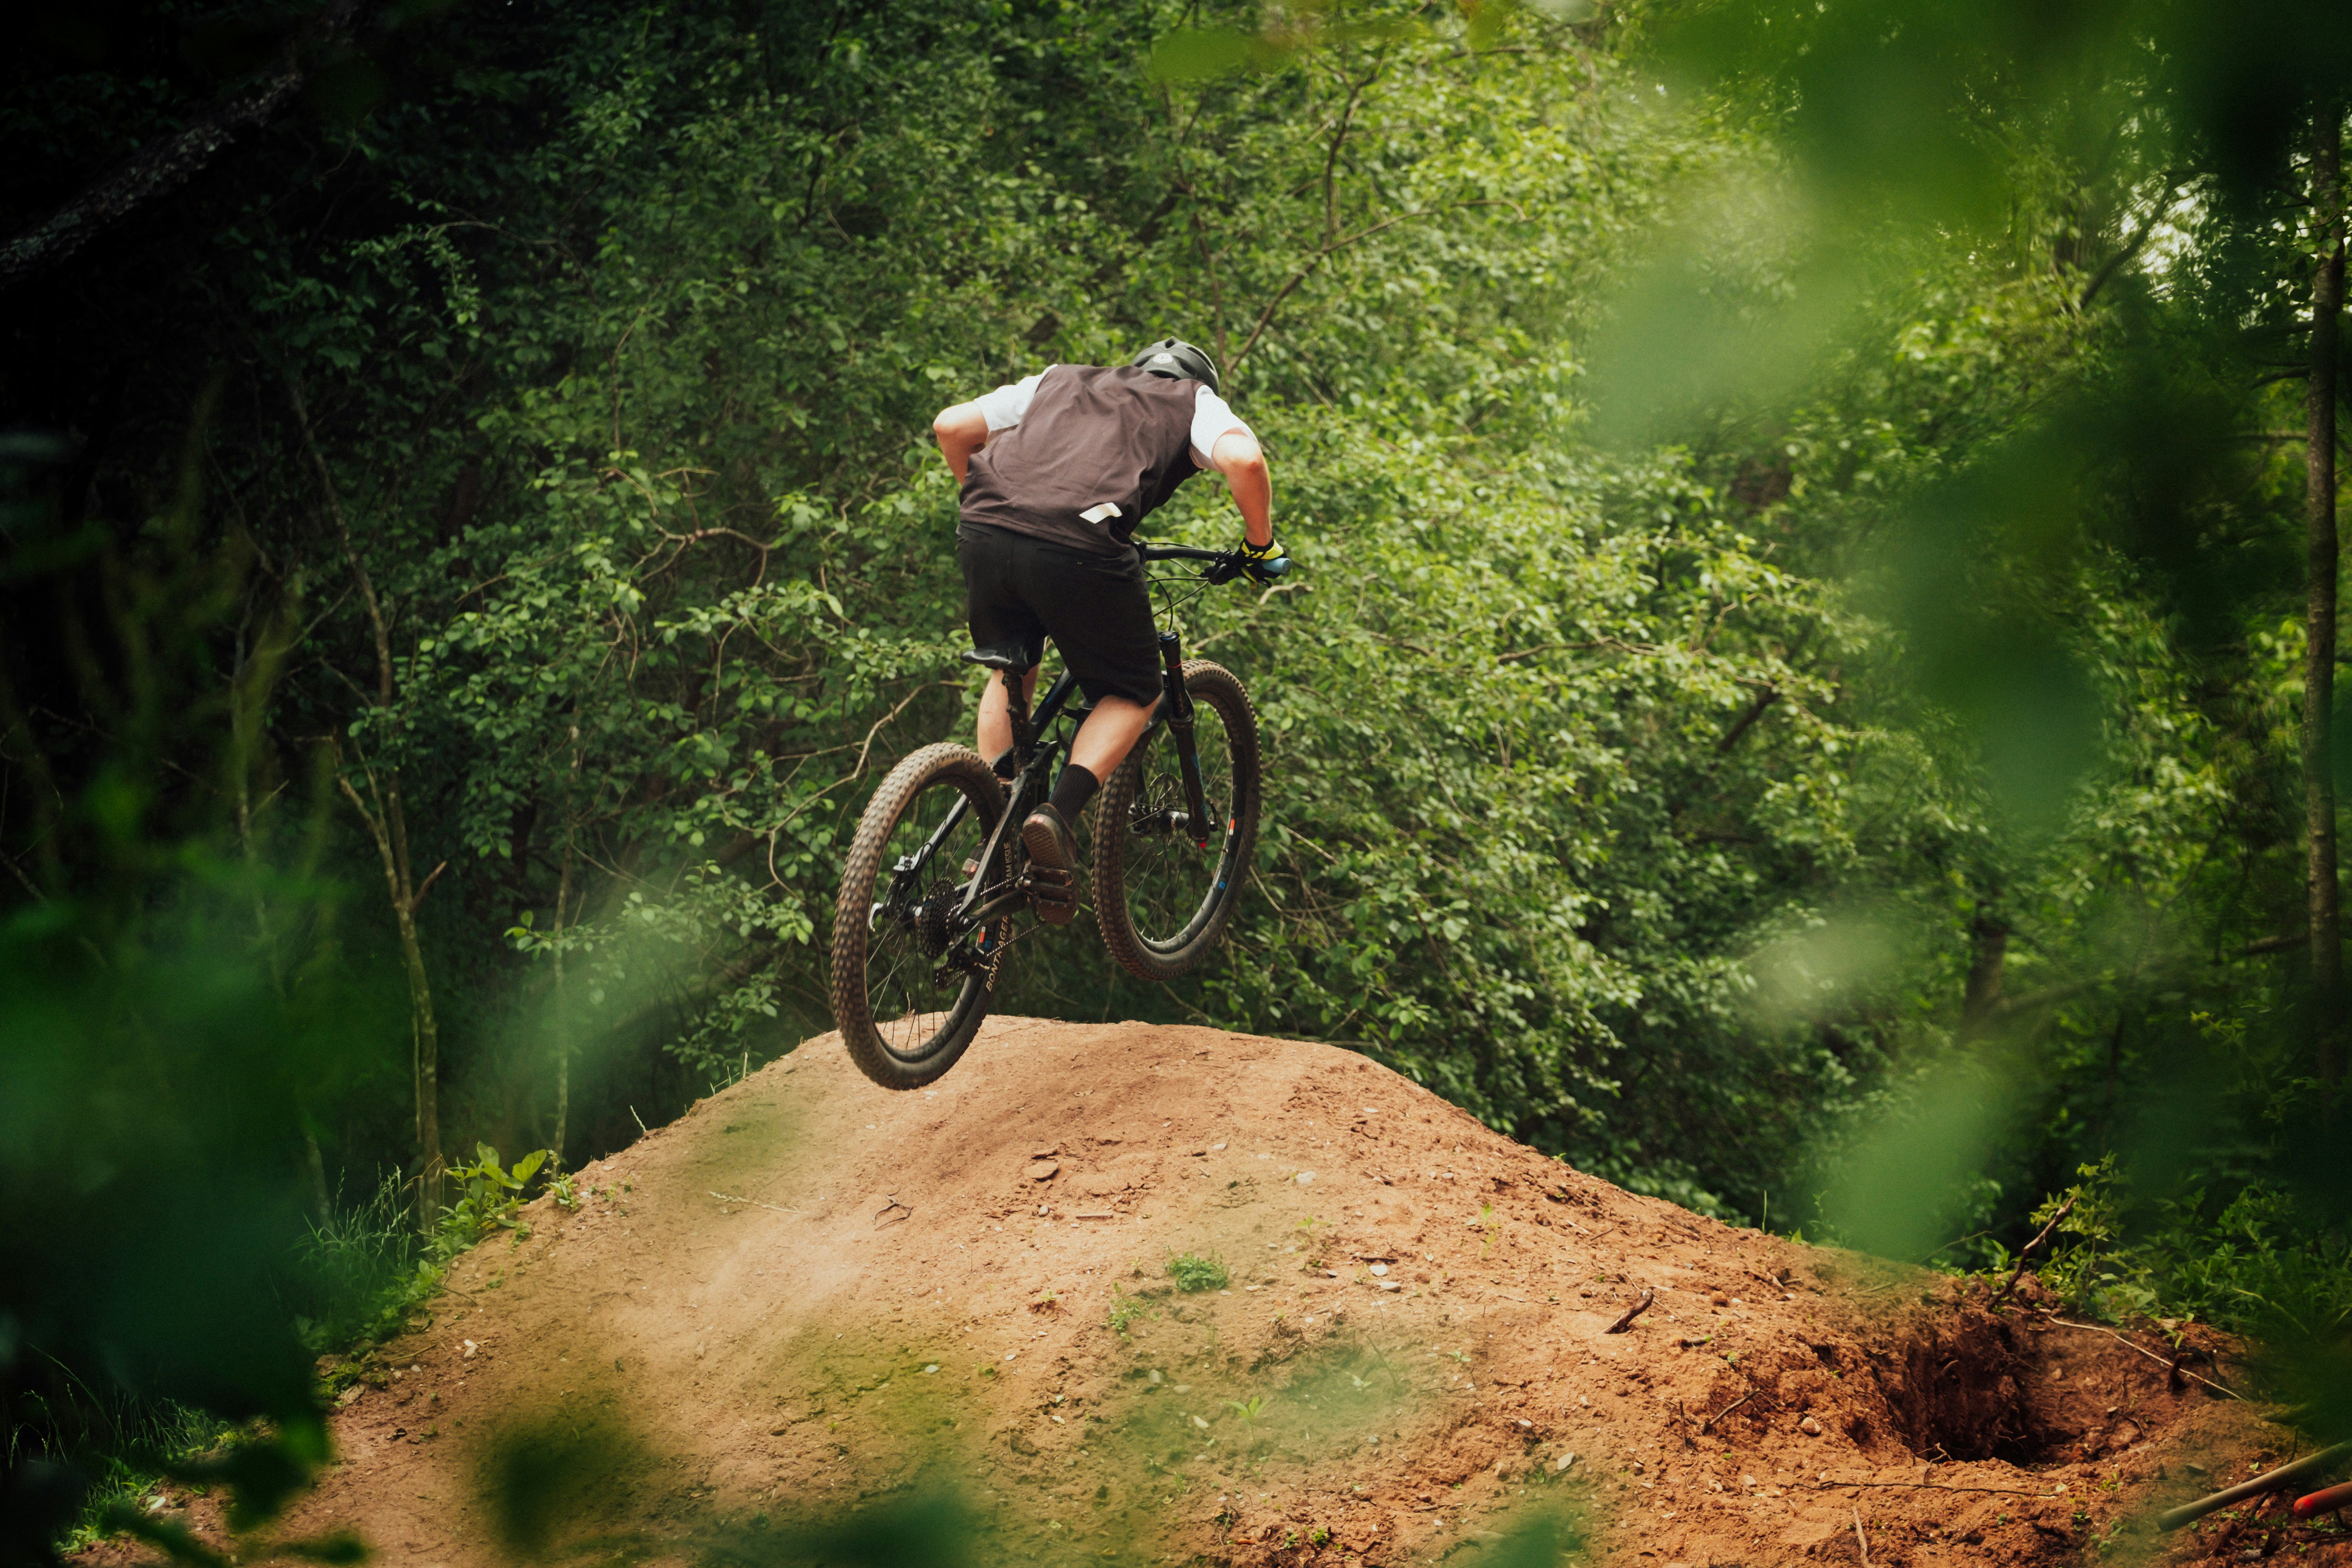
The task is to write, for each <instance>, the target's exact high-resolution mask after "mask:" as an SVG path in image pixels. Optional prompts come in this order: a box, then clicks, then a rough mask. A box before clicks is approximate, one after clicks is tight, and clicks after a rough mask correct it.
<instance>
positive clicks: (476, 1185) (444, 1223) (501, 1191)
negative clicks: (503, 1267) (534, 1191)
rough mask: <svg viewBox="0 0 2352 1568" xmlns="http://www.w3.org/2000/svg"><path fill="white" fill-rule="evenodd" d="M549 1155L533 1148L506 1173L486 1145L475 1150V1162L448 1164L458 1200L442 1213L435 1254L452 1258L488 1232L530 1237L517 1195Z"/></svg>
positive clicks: (520, 1193)
mask: <svg viewBox="0 0 2352 1568" xmlns="http://www.w3.org/2000/svg"><path fill="white" fill-rule="evenodd" d="M547 1156H548V1151H546V1150H544V1149H534V1150H532V1151H531V1152H530V1153H528V1154H525V1155H524V1156H522V1158H520V1159H519V1160H517V1161H516V1162H515V1163H514V1167H513V1168H512V1169H511V1170H509V1169H508V1168H507V1167H505V1166H503V1165H501V1164H499V1152H498V1151H497V1150H496V1149H493V1148H491V1147H490V1146H489V1145H488V1143H477V1144H475V1145H474V1163H472V1164H470V1165H453V1166H451V1167H450V1168H449V1179H450V1180H451V1181H452V1182H455V1183H457V1185H458V1197H457V1202H456V1203H454V1204H451V1205H449V1206H448V1207H447V1208H446V1209H445V1210H443V1211H442V1215H441V1225H440V1229H439V1231H438V1232H437V1234H436V1236H435V1237H434V1251H435V1252H436V1254H438V1255H439V1256H440V1257H442V1258H445V1259H446V1258H454V1257H456V1256H457V1254H458V1253H460V1252H463V1251H465V1250H466V1248H467V1247H471V1246H473V1245H474V1244H475V1243H476V1242H478V1241H479V1240H481V1239H482V1237H484V1236H486V1235H488V1233H489V1232H490V1231H492V1230H507V1231H511V1232H514V1233H515V1234H516V1237H517V1239H520V1237H523V1236H525V1235H528V1234H529V1227H528V1226H525V1225H524V1224H523V1223H522V1220H521V1218H520V1214H521V1211H522V1190H523V1187H524V1185H525V1184H528V1183H529V1182H530V1179H531V1177H532V1176H534V1175H536V1174H538V1173H539V1168H540V1166H541V1165H542V1164H544V1163H547Z"/></svg>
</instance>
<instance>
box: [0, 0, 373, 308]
mask: <svg viewBox="0 0 2352 1568" xmlns="http://www.w3.org/2000/svg"><path fill="white" fill-rule="evenodd" d="M358 11H359V0H331V4H330V5H328V6H327V7H326V9H324V10H323V11H321V12H320V13H319V15H318V16H315V17H314V18H312V19H311V22H310V26H306V27H304V28H302V29H300V30H299V32H297V33H296V34H295V36H294V37H292V38H290V39H289V40H288V42H287V45H286V47H285V50H284V51H283V52H282V53H281V54H280V55H279V56H278V62H277V65H276V67H275V68H273V69H272V70H271V71H270V73H269V74H268V76H266V77H265V78H264V79H262V81H261V82H260V84H259V85H258V86H257V87H255V88H253V89H250V90H248V91H247V92H246V93H244V94H243V95H242V96H240V97H236V98H228V99H221V100H216V101H215V102H214V104H213V105H212V107H210V108H209V109H207V110H205V111H204V112H203V113H201V114H199V115H198V116H197V117H196V118H195V120H194V121H193V122H192V123H190V124H189V125H187V126H186V127H185V128H184V129H183V130H181V131H179V132H176V133H174V134H173V135H171V136H167V137H164V138H163V139H162V140H160V141H156V142H149V143H148V144H147V145H146V146H144V147H142V148H141V149H140V150H139V151H138V152H136V153H132V154H131V156H130V157H129V158H128V159H126V160H124V161H123V162H122V163H120V164H118V165H117V166H116V167H115V169H114V170H113V171H112V172H111V173H110V174H107V175H106V176H105V177H104V178H103V179H101V180H100V181H99V182H98V183H97V184H94V185H91V186H89V188H88V189H86V190H84V191H83V192H82V193H81V194H80V195H77V196H75V197H74V198H73V199H72V200H71V201H68V203H66V205H63V206H61V207H59V208H58V210H57V211H56V212H53V213H51V214H50V215H49V216H48V217H47V218H46V219H45V220H43V221H42V222H41V223H40V224H38V225H37V226H34V227H32V228H29V229H26V231H25V232H24V233H22V234H20V235H18V236H16V237H15V238H14V239H11V240H9V241H8V242H7V244H5V246H0V289H7V288H10V287H12V286H14V285H16V284H18V283H22V282H24V281H25V280H26V279H28V278H31V277H33V276H35V275H36V274H37V273H41V272H45V271H47V270H48V269H49V268H52V267H56V266H58V264H59V263H61V262H64V261H66V260H68V259H69V258H72V257H73V256H74V255H75V254H76V253H78V252H79V250H80V249H81V248H82V247H84V246H86V245H88V244H89V242H90V241H91V240H93V239H95V238H97V237H98V236H99V235H100V234H101V233H103V232H105V230H107V229H108V228H110V227H111V226H114V225H115V224H117V223H119V222H121V220H122V219H124V218H126V217H128V216H131V214H132V213H134V212H137V211H138V210H139V209H140V208H142V207H143V206H145V205H148V204H149V203H151V202H153V201H155V200H156V199H157V198H159V197H162V196H165V195H170V194H171V193H172V192H173V191H175V190H177V189H179V188H180V187H181V186H182V185H184V184H187V183H188V181H189V180H191V179H193V178H194V176H195V175H196V174H199V173H200V172H202V171H203V169H204V168H205V166H206V165H207V164H209V163H211V162H212V161H213V160H214V159H215V158H216V157H218V156H219V155H220V153H221V151H222V149H224V148H226V146H227V145H228V144H229V143H230V142H234V141H236V138H237V136H238V135H239V133H241V132H246V131H248V130H250V129H252V128H253V127H254V126H257V125H259V124H262V123H264V122H265V121H268V120H269V119H271V118H272V117H273V116H275V115H276V114H277V112H278V110H280V109H282V108H284V107H285V105H286V102H287V100H289V99H290V98H292V97H293V96H294V94H295V93H296V92H297V91H299V89H301V87H302V84H303V83H304V82H306V81H308V80H309V79H310V63H309V60H308V59H307V58H305V57H306V55H314V54H315V53H316V50H317V48H318V47H319V46H320V45H326V44H331V43H334V42H336V41H338V40H340V39H341V37H343V35H345V34H346V33H348V32H350V31H351V26H352V17H353V16H356V15H357V14H358Z"/></svg>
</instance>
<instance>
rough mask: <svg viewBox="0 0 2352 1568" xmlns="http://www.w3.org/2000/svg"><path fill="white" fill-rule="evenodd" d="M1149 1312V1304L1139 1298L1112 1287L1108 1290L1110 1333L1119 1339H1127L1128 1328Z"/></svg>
mask: <svg viewBox="0 0 2352 1568" xmlns="http://www.w3.org/2000/svg"><path fill="white" fill-rule="evenodd" d="M1150 1310H1151V1303H1150V1302H1149V1301H1147V1300H1144V1299H1143V1298H1142V1297H1140V1296H1130V1295H1129V1294H1128V1293H1127V1292H1126V1291H1124V1290H1122V1289H1119V1288H1118V1286H1116V1285H1114V1286H1112V1287H1111V1289H1110V1319H1109V1325H1110V1331H1111V1332H1112V1333H1115V1334H1117V1335H1118V1337H1119V1338H1120V1339H1125V1338H1127V1330H1128V1326H1129V1324H1131V1323H1133V1322H1134V1321H1136V1320H1137V1319H1138V1318H1140V1317H1143V1316H1145V1315H1146V1314H1148V1313H1149V1312H1150Z"/></svg>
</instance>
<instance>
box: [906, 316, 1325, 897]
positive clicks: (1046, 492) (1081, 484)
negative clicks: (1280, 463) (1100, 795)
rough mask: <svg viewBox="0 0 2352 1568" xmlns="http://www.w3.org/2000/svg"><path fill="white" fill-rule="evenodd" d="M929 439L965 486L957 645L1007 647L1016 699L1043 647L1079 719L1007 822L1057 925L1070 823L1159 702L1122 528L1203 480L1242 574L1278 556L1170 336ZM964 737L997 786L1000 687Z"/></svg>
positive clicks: (1262, 480)
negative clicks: (1012, 657) (976, 730)
mask: <svg viewBox="0 0 2352 1568" xmlns="http://www.w3.org/2000/svg"><path fill="white" fill-rule="evenodd" d="M931 432H932V434H933V435H934V436H936V437H938V438H939V443H940V453H941V455H942V456H944V457H945V458H947V460H948V467H949V468H950V469H951V470H952V471H953V472H954V474H955V477H956V479H957V480H958V481H959V482H960V483H961V485H962V487H963V498H962V503H961V509H960V510H961V523H960V525H959V526H958V528H957V530H956V560H957V563H959V564H960V565H961V567H962V568H963V579H964V593H965V615H966V617H967V618H968V619H969V620H970V622H971V640H972V646H973V647H989V646H991V645H992V644H995V645H1003V644H1018V645H1019V646H1020V647H1021V649H1022V652H1023V654H1024V656H1025V657H1026V658H1027V659H1028V663H1029V668H1027V670H1026V671H1025V672H1024V674H1023V676H1022V692H1023V698H1024V701H1025V700H1027V699H1028V697H1029V695H1030V694H1031V693H1032V692H1033V691H1034V688H1035V685H1036V680H1037V663H1038V660H1039V659H1041V658H1043V657H1044V651H1045V650H1044V639H1045V638H1046V637H1051V638H1053V639H1054V646H1055V647H1058V648H1060V649H1061V650H1062V659H1063V662H1064V663H1065V664H1066V666H1067V667H1068V668H1069V669H1070V671H1071V673H1073V674H1074V675H1076V677H1077V678H1078V684H1079V686H1080V687H1081V688H1082V689H1084V690H1085V692H1086V695H1087V700H1088V701H1089V702H1090V703H1091V704H1092V705H1093V706H1092V710H1091V711H1090V712H1089V713H1088V714H1087V719H1086V721H1085V722H1084V723H1083V724H1081V725H1080V726H1079V728H1078V733H1077V736H1076V740H1075V741H1074V742H1072V744H1071V747H1070V760H1069V762H1068V763H1067V764H1066V766H1065V767H1064V768H1063V769H1062V772H1061V775H1060V777H1058V778H1057V779H1056V780H1055V783H1054V793H1053V797H1052V798H1051V799H1050V800H1048V801H1047V802H1046V803H1045V805H1040V806H1039V807H1038V808H1037V809H1036V810H1035V811H1034V812H1032V813H1030V814H1029V816H1028V817H1027V819H1026V820H1024V822H1023V823H1022V825H1021V843H1022V847H1024V848H1025V849H1026V850H1027V851H1028V852H1029V858H1030V860H1031V861H1032V862H1033V863H1034V865H1035V866H1036V867H1038V868H1040V869H1041V870H1043V871H1045V872H1046V873H1048V878H1047V879H1046V880H1045V882H1043V883H1042V884H1041V885H1040V887H1039V889H1038V903H1037V912H1038V915H1039V917H1040V918H1041V919H1043V920H1045V921H1048V922H1049V923H1051V924H1055V925H1062V924H1066V923H1067V922H1068V921H1069V920H1070V918H1071V916H1072V915H1074V914H1075V913H1076V911H1077V875H1078V852H1077V840H1076V837H1075V835H1074V834H1073V833H1072V832H1071V827H1072V825H1073V824H1075V823H1076V821H1077V820H1078V814H1079V813H1080V812H1082V811H1084V810H1085V809H1086V806H1087V802H1088V801H1090V800H1092V799H1093V798H1094V795H1095V792H1096V790H1097V789H1099V788H1100V787H1101V785H1102V781H1103V780H1104V779H1106V778H1108V777H1109V776H1110V773H1111V770H1113V769H1114V768H1116V767H1118V764H1119V763H1121V762H1123V761H1124V760H1126V757H1127V753H1128V752H1129V750H1130V749H1131V748H1132V747H1133V746H1134V744H1135V742H1137V741H1138V740H1139V739H1140V738H1141V737H1142V734H1143V731H1144V729H1145V728H1146V726H1148V725H1149V724H1150V721H1151V712H1152V709H1153V708H1154V707H1155V706H1156V705H1157V704H1158V703H1159V700H1160V654H1159V638H1158V633H1157V632H1156V630H1155V629H1154V627H1153V626H1152V620H1151V598H1150V593H1149V591H1148V588H1147V585H1146V584H1145V581H1144V575H1143V563H1142V560H1141V558H1140V557H1139V556H1138V555H1137V554H1136V552H1135V549H1134V547H1133V544H1132V543H1131V541H1132V540H1133V538H1134V535H1135V528H1136V524H1138V523H1139V522H1141V521H1143V519H1144V518H1145V517H1146V516H1147V515H1149V514H1150V512H1151V510H1153V509H1154V508H1156V507H1158V506H1160V504H1161V503H1162V502H1164V501H1166V500H1168V498H1169V497H1170V496H1171V495H1172V494H1174V493H1175V489H1176V487H1177V486H1178V485H1180V484H1181V483H1183V482H1184V480H1186V479H1190V478H1192V475H1194V474H1196V473H1198V472H1200V471H1201V470H1202V469H1203V468H1214V469H1215V470H1216V471H1217V472H1218V473H1220V474H1222V475H1223V476H1224V479H1225V483H1226V485H1227V487H1228V488H1229V489H1231V490H1232V492H1233V497H1234V505H1235V506H1236V507H1237V508H1239V509H1240V510H1241V514H1242V526H1243V534H1244V542H1243V546H1242V549H1243V554H1244V559H1245V561H1246V562H1247V563H1265V562H1271V561H1275V560H1277V559H1279V558H1280V557H1281V555H1282V547H1281V546H1280V545H1278V544H1276V542H1275V538H1274V489H1273V486H1272V484H1271V482H1270V481H1269V480H1268V479H1267V477H1266V468H1265V453H1264V452H1262V451H1260V450H1259V448H1258V444H1257V437H1255V435H1253V434H1252V433H1251V431H1250V427H1249V426H1247V425H1244V424H1243V423H1242V421H1241V420H1240V419H1239V418H1238V417H1236V416H1234V411H1233V409H1232V407H1231V406H1229V405H1227V404H1226V402H1225V400H1224V399H1223V398H1222V397H1220V396H1219V395H1217V367H1216V364H1215V363H1214V362H1213V361H1212V360H1211V359H1210V358H1209V356H1208V355H1207V354H1205V353H1202V352H1201V351H1200V350H1199V349H1197V348H1195V347H1193V346H1192V344H1191V343H1187V342H1181V341H1179V340H1177V339H1175V338H1163V339H1161V340H1160V342H1156V343H1153V344H1151V345H1150V347H1148V348H1145V349H1143V350H1141V351H1139V353H1137V354H1136V355H1135V357H1134V358H1133V359H1132V360H1131V361H1129V363H1126V364H1124V365H1118V366H1110V365H1084V364H1057V365H1052V366H1049V367H1047V368H1046V369H1045V370H1044V371H1041V372H1039V373H1038V374H1035V375H1033V376H1028V377H1026V378H1024V380H1022V381H1019V382H1017V383H1015V384H1013V385H1011V386H1000V387H998V388H997V389H996V390H995V391H993V392H991V393H987V394H984V395H982V396H980V397H976V398H974V399H972V400H971V402H969V403H959V404H957V405H954V406H953V407H951V408H947V409H943V410H941V411H940V416H939V417H938V418H936V419H934V420H932V421H931ZM979 739H980V754H981V755H982V756H983V757H989V758H992V759H994V763H995V767H996V771H997V773H998V774H999V775H1000V776H1002V777H1008V778H1009V777H1010V776H1012V773H1013V761H1012V748H1013V721H1012V719H1011V717H1010V716H1009V715H1008V713H1007V712H1006V699H1005V691H1004V677H1003V674H1002V673H993V674H992V675H991V676H990V677H989V681H988V689H987V691H986V692H985V693H983V694H982V698H981V702H980V736H979Z"/></svg>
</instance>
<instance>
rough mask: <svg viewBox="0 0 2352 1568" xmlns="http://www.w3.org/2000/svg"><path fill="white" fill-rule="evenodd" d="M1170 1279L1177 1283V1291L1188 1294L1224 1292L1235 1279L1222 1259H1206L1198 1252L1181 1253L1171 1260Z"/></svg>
mask: <svg viewBox="0 0 2352 1568" xmlns="http://www.w3.org/2000/svg"><path fill="white" fill-rule="evenodd" d="M1168 1277H1169V1278H1170V1279H1173V1280H1175V1281H1176V1289H1179V1290H1182V1291H1184V1292H1186V1293H1187V1294H1191V1293H1193V1292H1196V1291H1201V1290H1222V1289H1224V1288H1225V1287H1226V1286H1227V1285H1230V1284H1231V1283H1233V1278H1234V1277H1233V1275H1232V1273H1231V1272H1229V1271H1228V1270H1227V1269H1226V1268H1225V1266H1224V1263H1223V1260H1222V1259H1219V1258H1209V1257H1204V1256H1202V1254H1200V1253H1197V1252H1180V1253H1178V1254H1177V1255H1176V1256H1175V1257H1173V1258H1170V1259H1169V1260H1168Z"/></svg>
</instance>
